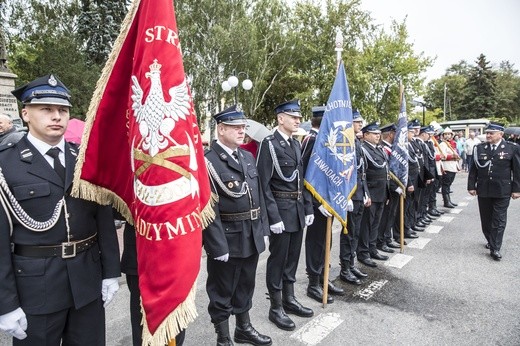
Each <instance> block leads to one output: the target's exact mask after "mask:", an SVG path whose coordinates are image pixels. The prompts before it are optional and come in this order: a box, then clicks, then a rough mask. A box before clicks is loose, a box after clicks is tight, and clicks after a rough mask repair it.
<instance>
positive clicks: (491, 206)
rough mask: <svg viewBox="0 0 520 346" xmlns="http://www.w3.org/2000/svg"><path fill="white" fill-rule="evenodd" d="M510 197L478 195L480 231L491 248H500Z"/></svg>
mask: <svg viewBox="0 0 520 346" xmlns="http://www.w3.org/2000/svg"><path fill="white" fill-rule="evenodd" d="M509 202H510V197H505V198H488V197H478V209H479V212H480V224H481V225H482V233H484V237H486V240H487V242H488V243H489V246H490V247H491V249H492V250H500V248H501V247H502V239H503V238H504V230H505V229H506V223H507V208H508V207H509Z"/></svg>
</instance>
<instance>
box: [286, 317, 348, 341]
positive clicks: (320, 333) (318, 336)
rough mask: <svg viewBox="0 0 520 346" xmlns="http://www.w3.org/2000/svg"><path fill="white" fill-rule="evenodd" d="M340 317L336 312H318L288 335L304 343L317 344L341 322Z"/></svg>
mask: <svg viewBox="0 0 520 346" xmlns="http://www.w3.org/2000/svg"><path fill="white" fill-rule="evenodd" d="M340 317H341V316H340V314H336V313H326V314H319V315H318V316H316V317H315V318H313V319H312V320H311V321H309V322H307V323H306V324H305V325H304V326H302V327H301V328H300V329H298V330H297V331H296V333H294V334H293V335H291V336H290V337H291V338H292V339H296V340H298V341H300V342H302V343H304V344H305V345H317V344H319V343H320V342H321V341H322V340H323V339H325V338H326V337H327V335H329V334H330V332H332V331H333V330H334V329H335V328H336V327H337V326H339V325H340V324H341V323H343V320H342V319H341V318H340Z"/></svg>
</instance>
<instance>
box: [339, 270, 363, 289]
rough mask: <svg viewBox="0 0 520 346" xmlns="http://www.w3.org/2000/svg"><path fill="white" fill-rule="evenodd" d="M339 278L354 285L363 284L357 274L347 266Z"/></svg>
mask: <svg viewBox="0 0 520 346" xmlns="http://www.w3.org/2000/svg"><path fill="white" fill-rule="evenodd" d="M339 278H340V279H341V281H345V282H348V283H349V284H353V285H358V286H359V285H361V281H360V280H359V279H358V278H357V276H355V275H354V274H353V273H352V271H351V270H350V269H349V268H346V269H345V270H342V271H341V272H340V273H339Z"/></svg>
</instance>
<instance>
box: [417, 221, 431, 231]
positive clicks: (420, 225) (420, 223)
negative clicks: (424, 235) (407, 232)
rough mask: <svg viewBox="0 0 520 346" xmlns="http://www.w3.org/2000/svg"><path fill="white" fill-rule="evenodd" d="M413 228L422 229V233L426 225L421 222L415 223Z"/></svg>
mask: <svg viewBox="0 0 520 346" xmlns="http://www.w3.org/2000/svg"><path fill="white" fill-rule="evenodd" d="M414 227H417V228H423V231H424V229H426V227H428V225H427V224H425V223H422V222H421V221H417V222H416V223H415V225H414Z"/></svg>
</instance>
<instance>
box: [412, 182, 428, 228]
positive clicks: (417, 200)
mask: <svg viewBox="0 0 520 346" xmlns="http://www.w3.org/2000/svg"><path fill="white" fill-rule="evenodd" d="M424 193H425V188H424V187H418V188H416V189H415V193H414V200H413V202H414V208H415V215H414V224H415V223H416V222H417V221H418V220H419V219H420V218H421V217H422V209H421V207H422V202H423V201H424Z"/></svg>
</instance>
